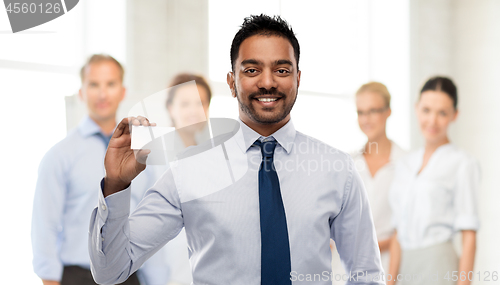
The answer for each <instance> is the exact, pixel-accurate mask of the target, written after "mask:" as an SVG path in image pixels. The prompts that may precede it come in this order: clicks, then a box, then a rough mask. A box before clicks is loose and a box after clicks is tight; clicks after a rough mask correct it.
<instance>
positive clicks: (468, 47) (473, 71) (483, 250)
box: [451, 0, 500, 284]
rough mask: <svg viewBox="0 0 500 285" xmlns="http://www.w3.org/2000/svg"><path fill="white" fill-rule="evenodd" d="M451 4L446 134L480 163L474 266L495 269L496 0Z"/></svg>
mask: <svg viewBox="0 0 500 285" xmlns="http://www.w3.org/2000/svg"><path fill="white" fill-rule="evenodd" d="M452 8H453V10H452V11H453V21H452V28H453V45H452V46H453V48H452V50H451V51H452V53H451V55H452V71H451V75H452V76H453V78H454V79H455V80H456V82H457V85H458V88H459V112H460V114H459V119H458V122H457V124H456V128H455V130H454V133H453V134H452V140H453V141H455V142H456V143H457V144H458V145H459V146H461V147H463V148H464V149H466V150H467V151H469V152H470V153H472V154H473V155H474V156H475V157H477V158H478V159H479V161H480V163H481V168H482V169H481V170H482V187H481V192H480V197H479V205H480V217H481V222H482V228H481V230H480V232H479V240H478V252H477V255H476V258H477V263H476V271H477V270H481V271H487V270H490V271H491V270H497V271H500V243H498V236H499V235H500V229H499V224H500V223H499V221H498V217H500V207H498V201H500V191H499V190H500V187H499V184H498V181H497V178H498V175H499V174H498V173H499V170H500V169H499V166H498V164H497V163H498V159H500V149H499V147H498V145H497V144H498V143H499V142H500V134H499V131H500V112H499V106H500V94H499V90H500V1H498V0H479V1H472V0H455V1H453V7H452ZM497 282H500V281H497ZM493 283H495V282H493ZM493 283H492V282H491V281H490V282H486V281H485V282H482V283H479V282H478V283H476V284H493Z"/></svg>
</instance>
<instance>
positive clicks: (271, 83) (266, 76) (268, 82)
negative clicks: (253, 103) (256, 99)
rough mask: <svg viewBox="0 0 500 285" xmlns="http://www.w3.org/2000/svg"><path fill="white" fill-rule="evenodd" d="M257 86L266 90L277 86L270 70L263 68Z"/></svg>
mask: <svg viewBox="0 0 500 285" xmlns="http://www.w3.org/2000/svg"><path fill="white" fill-rule="evenodd" d="M259 79H260V80H259V82H258V87H259V88H264V89H266V90H271V89H272V88H276V87H278V86H277V85H278V84H277V82H276V80H274V76H273V72H272V71H271V70H264V71H263V72H262V73H261V75H260V76H259Z"/></svg>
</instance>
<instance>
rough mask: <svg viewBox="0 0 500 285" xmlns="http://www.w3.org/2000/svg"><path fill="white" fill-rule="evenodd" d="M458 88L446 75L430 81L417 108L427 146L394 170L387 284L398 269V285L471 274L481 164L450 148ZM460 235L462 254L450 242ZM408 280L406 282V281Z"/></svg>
mask: <svg viewBox="0 0 500 285" xmlns="http://www.w3.org/2000/svg"><path fill="white" fill-rule="evenodd" d="M457 100H458V97H457V88H456V86H455V84H454V83H453V82H452V81H451V80H450V79H449V78H446V77H434V78H431V79H429V80H428V81H427V82H426V83H425V84H424V86H423V88H422V90H421V92H420V98H419V101H418V102H417V104H416V106H415V110H416V113H417V118H418V122H419V125H420V131H421V132H422V135H423V137H424V139H425V146H424V147H423V148H420V149H418V150H416V151H413V152H411V153H410V154H409V155H408V156H405V157H404V158H403V159H401V160H400V161H399V162H398V164H397V166H396V173H395V176H394V183H393V185H392V188H391V192H390V201H391V207H392V209H393V212H394V215H393V217H394V225H395V226H396V228H397V234H396V238H395V239H394V242H393V246H392V249H393V250H391V268H390V273H391V275H392V276H394V278H393V280H392V281H388V283H387V284H394V283H395V282H394V279H395V277H396V275H397V273H398V271H399V274H401V275H400V281H399V284H401V285H407V284H408V285H417V284H422V285H423V284H426V285H427V284H433V285H441V284H459V285H469V284H470V283H471V282H470V280H472V279H473V277H474V276H472V275H471V274H469V272H471V271H472V270H473V268H474V256H475V252H476V231H477V230H478V228H479V219H478V215H477V205H476V191H477V190H478V188H479V175H480V173H479V172H480V170H479V164H478V163H477V161H476V160H475V159H474V158H473V157H471V156H470V155H469V154H467V153H466V152H464V151H462V150H460V149H459V148H458V147H457V146H455V145H454V144H452V143H451V142H450V140H449V138H448V134H447V133H448V127H449V126H450V124H451V123H452V122H453V121H455V119H456V118H457V115H458V110H457ZM455 233H462V255H461V257H460V258H458V256H457V254H456V253H455V250H454V247H453V244H452V238H453V236H454V234H455ZM405 277H407V278H405Z"/></svg>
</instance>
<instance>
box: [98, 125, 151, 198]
mask: <svg viewBox="0 0 500 285" xmlns="http://www.w3.org/2000/svg"><path fill="white" fill-rule="evenodd" d="M132 125H134V126H155V124H154V123H149V120H148V119H147V118H145V117H141V116H138V117H128V118H124V119H123V120H122V121H121V122H120V123H119V124H118V126H117V127H116V129H115V132H114V133H113V136H112V137H111V140H110V141H109V145H108V150H107V151H106V157H105V158H104V168H105V170H106V175H105V177H104V189H103V190H104V191H103V192H104V197H106V196H109V195H111V194H113V193H116V192H119V191H121V190H123V189H125V188H127V187H128V185H129V184H130V182H131V181H132V180H133V179H134V178H135V177H136V176H137V175H139V173H141V171H143V170H144V169H145V168H146V159H147V157H148V154H149V153H150V152H151V151H150V150H147V149H140V150H133V149H131V148H130V146H131V135H130V130H131V128H132Z"/></svg>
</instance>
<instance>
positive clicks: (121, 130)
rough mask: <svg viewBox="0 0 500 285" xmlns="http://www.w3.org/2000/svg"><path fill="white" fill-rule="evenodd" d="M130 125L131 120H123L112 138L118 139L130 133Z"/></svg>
mask: <svg viewBox="0 0 500 285" xmlns="http://www.w3.org/2000/svg"><path fill="white" fill-rule="evenodd" d="M128 125H129V118H123V120H121V122H120V123H119V124H118V126H117V127H116V129H115V131H114V132H113V136H112V138H118V137H120V136H122V135H123V134H127V133H130V130H129V127H128Z"/></svg>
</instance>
